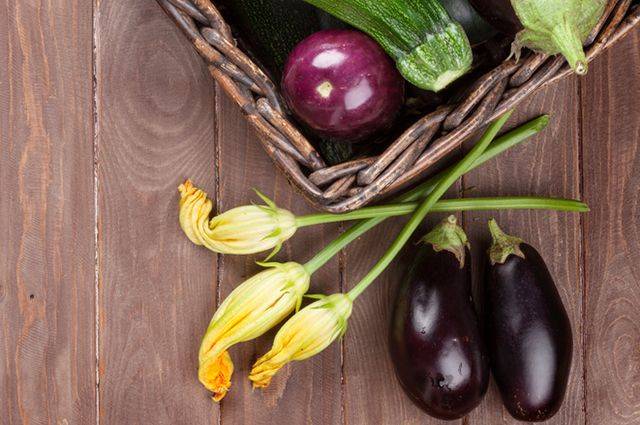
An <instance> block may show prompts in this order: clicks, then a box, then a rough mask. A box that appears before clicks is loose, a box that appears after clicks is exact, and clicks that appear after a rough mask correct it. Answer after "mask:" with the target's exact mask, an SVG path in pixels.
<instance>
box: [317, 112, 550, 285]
mask: <svg viewBox="0 0 640 425" xmlns="http://www.w3.org/2000/svg"><path fill="white" fill-rule="evenodd" d="M548 124H549V117H548V116H547V115H542V116H540V117H538V118H535V119H533V120H531V121H529V122H527V123H526V124H523V125H521V126H520V127H518V128H516V129H513V130H511V131H509V132H507V133H506V134H504V135H502V136H500V137H498V138H497V139H495V140H494V141H493V142H492V143H491V145H490V146H489V147H488V148H487V149H486V150H485V151H484V153H483V154H482V155H481V156H480V158H478V159H477V160H476V161H475V162H474V163H473V165H472V166H471V167H470V168H469V170H468V171H471V170H473V169H475V168H477V167H479V166H480V165H482V164H484V163H485V162H487V161H489V160H491V159H493V158H495V157H496V156H498V155H500V154H501V153H503V152H504V151H506V150H507V149H509V148H511V147H513V146H516V145H518V144H520V143H522V142H524V141H525V140H527V139H528V138H530V137H531V136H534V135H535V134H537V133H539V132H540V131H542V130H543V129H544V128H546V126H547V125H548ZM448 171H450V169H447V170H444V171H443V172H441V173H438V174H436V175H435V176H433V177H431V178H430V179H428V180H426V181H425V182H424V183H422V184H420V185H419V186H416V187H415V188H414V189H413V190H411V191H409V192H407V193H405V194H404V195H401V196H399V197H398V198H397V199H395V201H397V202H412V201H416V200H418V199H420V198H422V197H424V196H427V195H428V194H429V193H431V192H432V191H433V189H434V188H435V186H436V185H437V184H438V182H439V181H440V180H442V179H443V177H444V176H445V174H446V173H447V172H448ZM386 218H387V217H376V218H370V219H367V220H363V221H361V222H359V223H357V224H355V225H353V226H351V227H350V228H349V229H348V230H346V231H345V232H343V233H342V234H341V235H340V236H338V237H337V238H336V239H335V240H333V241H332V242H331V243H329V244H328V245H327V246H326V247H325V248H324V249H322V250H321V251H320V252H318V254H316V255H315V256H314V257H313V258H312V259H311V260H310V261H309V262H307V263H306V264H305V267H306V268H307V270H308V271H309V272H310V273H313V272H315V271H316V270H318V269H319V268H320V267H322V266H323V265H324V264H325V263H326V262H327V261H329V260H330V259H331V258H333V256H334V255H336V254H337V253H338V252H340V251H341V250H342V249H343V248H344V247H346V246H347V245H349V244H350V243H351V242H352V241H354V240H356V239H357V238H359V237H360V236H362V235H364V234H365V233H366V232H368V231H369V230H371V229H373V228H374V227H376V226H377V225H378V224H380V223H382V222H383V221H385V220H386Z"/></svg>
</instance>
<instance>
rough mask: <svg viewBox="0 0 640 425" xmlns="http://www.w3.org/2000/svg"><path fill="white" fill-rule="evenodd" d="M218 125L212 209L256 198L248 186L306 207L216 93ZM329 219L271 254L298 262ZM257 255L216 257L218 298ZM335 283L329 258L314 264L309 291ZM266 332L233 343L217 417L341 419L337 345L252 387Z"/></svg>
mask: <svg viewBox="0 0 640 425" xmlns="http://www.w3.org/2000/svg"><path fill="white" fill-rule="evenodd" d="M220 100H221V113H220V115H219V125H220V136H219V137H220V140H221V143H220V163H219V164H218V169H219V173H220V195H219V196H220V198H219V199H220V203H219V209H220V211H225V210H228V209H230V208H233V207H236V206H239V205H245V204H248V203H250V202H259V199H258V198H257V197H256V196H255V194H254V193H253V190H252V188H257V189H259V190H261V191H262V192H264V193H265V194H266V195H267V196H269V197H271V198H272V199H273V200H274V201H275V202H276V204H277V205H278V206H280V207H281V208H287V209H290V210H292V211H293V212H294V213H296V214H304V213H308V212H310V211H311V210H310V208H309V207H307V206H306V205H305V204H304V202H303V201H302V197H301V196H299V195H298V194H297V193H295V191H294V190H293V189H292V188H291V186H290V185H289V184H288V183H287V181H286V179H285V178H284V177H283V175H282V173H280V172H279V171H278V170H276V169H275V168H274V165H273V163H272V162H271V161H270V160H269V158H268V157H267V155H266V153H265V152H264V151H263V149H262V147H261V146H260V145H259V142H258V140H257V139H256V135H255V134H254V132H253V131H252V130H251V129H250V128H248V126H247V123H246V122H245V120H244V118H243V117H242V115H241V113H240V111H239V109H238V107H237V106H236V105H235V104H232V102H231V101H230V100H229V99H228V98H227V97H226V96H224V95H222V96H221V99H220ZM336 229H337V226H335V225H333V226H318V227H313V228H304V229H301V230H299V231H298V233H297V234H296V235H295V236H294V238H293V239H292V240H291V241H290V242H289V243H287V244H285V245H284V247H283V249H282V251H281V253H280V254H279V255H278V256H277V257H276V259H277V260H278V261H298V262H304V261H307V260H309V259H310V258H311V256H312V255H313V253H315V252H317V251H318V250H320V249H321V248H322V247H323V246H324V245H326V244H327V243H328V242H329V241H330V240H331V239H332V238H333V237H334V236H335V235H336ZM265 256H266V255H265V254H261V255H256V256H250V257H238V256H223V257H222V259H221V265H220V269H221V271H220V287H221V297H222V298H224V297H225V296H227V295H228V294H229V292H231V290H233V288H235V287H236V285H238V284H239V283H240V282H242V281H243V280H244V279H246V278H248V277H249V276H251V275H253V274H255V273H256V272H257V271H259V270H260V267H258V266H257V265H256V264H255V263H254V261H256V260H261V259H264V258H265ZM339 289H340V273H339V269H338V261H337V259H335V260H333V261H331V262H330V263H329V264H327V265H326V266H325V267H323V268H322V269H320V270H319V271H318V272H317V273H316V274H315V275H314V276H313V278H312V281H311V292H312V293H319V292H320V293H327V294H329V293H334V292H337V291H339ZM274 334H275V332H272V333H270V334H268V335H265V336H263V337H261V338H259V339H257V340H255V341H253V342H248V343H244V344H241V345H239V346H236V347H233V348H231V350H230V354H231V356H232V358H233V361H234V364H235V367H236V370H235V372H234V373H235V376H234V378H233V383H232V385H233V386H232V388H231V391H230V392H229V394H228V395H227V397H226V398H225V399H224V400H223V401H222V418H221V419H222V423H223V424H241V423H244V424H255V425H259V424H265V425H266V424H278V423H282V424H302V423H309V424H311V423H313V424H322V425H325V424H326V425H331V424H339V423H341V364H340V363H341V362H340V357H341V353H340V344H339V343H336V344H333V345H332V346H331V347H329V348H328V349H327V350H325V351H324V352H323V353H321V354H320V355H318V356H315V357H313V358H311V359H309V360H306V361H304V362H296V363H293V364H290V365H288V366H285V367H284V368H283V369H282V370H281V371H280V372H279V373H278V374H277V375H276V376H275V377H274V379H273V381H272V383H271V386H270V387H269V388H267V389H265V390H255V391H254V390H252V389H251V384H250V381H249V379H248V374H249V371H250V370H251V365H252V364H253V362H254V361H255V360H256V359H257V358H258V357H259V356H260V355H262V354H264V353H266V352H267V351H268V350H269V348H270V347H271V343H272V340H273V335H274Z"/></svg>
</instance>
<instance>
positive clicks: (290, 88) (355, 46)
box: [282, 29, 404, 142]
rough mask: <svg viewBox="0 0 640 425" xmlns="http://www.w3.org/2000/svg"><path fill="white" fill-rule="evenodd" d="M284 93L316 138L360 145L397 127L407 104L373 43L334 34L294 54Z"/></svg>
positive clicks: (349, 33) (318, 36) (356, 35)
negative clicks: (380, 132) (397, 120)
mask: <svg viewBox="0 0 640 425" xmlns="http://www.w3.org/2000/svg"><path fill="white" fill-rule="evenodd" d="M282 92H283V95H284V98H285V100H286V101H287V104H288V105H289V107H290V108H291V110H292V111H293V113H294V114H295V115H296V116H297V117H298V118H299V119H300V120H301V121H303V122H304V123H305V124H306V125H307V126H309V127H310V128H311V129H312V130H313V131H314V132H315V133H316V134H318V135H319V136H321V137H323V138H326V139H331V140H340V141H349V142H357V141H361V140H363V139H365V138H367V137H368V136H371V135H373V134H375V133H377V132H379V131H381V130H384V129H387V128H389V127H390V126H391V125H392V124H393V122H394V120H395V118H396V115H397V114H398V112H399V111H400V108H401V106H402V104H403V101H404V80H403V79H402V77H401V76H400V73H399V72H398V71H397V69H396V67H395V64H394V63H393V61H392V60H391V58H390V57H389V56H387V54H386V53H385V52H384V50H382V48H381V47H380V46H379V45H378V44H377V43H376V42H375V41H374V40H373V39H372V38H370V37H369V36H367V35H366V34H364V33H362V32H359V31H355V30H339V29H330V30H324V31H319V32H317V33H315V34H313V35H311V36H310V37H307V38H306V39H304V40H303V41H302V42H300V43H299V44H298V45H297V46H296V48H295V49H294V50H293V51H292V52H291V54H290V55H289V58H288V60H287V63H286V65H285V69H284V74H283V77H282Z"/></svg>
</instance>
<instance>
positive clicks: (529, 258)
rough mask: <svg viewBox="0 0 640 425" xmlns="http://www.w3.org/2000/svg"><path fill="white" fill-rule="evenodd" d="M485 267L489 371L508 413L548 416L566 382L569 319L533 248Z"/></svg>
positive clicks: (533, 419)
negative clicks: (486, 268)
mask: <svg viewBox="0 0 640 425" xmlns="http://www.w3.org/2000/svg"><path fill="white" fill-rule="evenodd" d="M520 249H521V251H522V253H523V254H524V258H521V257H519V256H516V255H513V254H512V255H509V257H508V258H507V259H506V261H505V262H504V264H495V265H491V266H490V267H489V268H488V272H487V280H486V287H485V315H486V325H487V345H488V347H489V353H490V356H491V370H492V372H493V377H494V379H495V381H496V383H497V385H498V388H499V389H500V393H501V395H502V401H503V402H504V405H505V407H506V408H507V410H508V411H509V413H510V414H511V415H512V416H513V417H514V418H516V419H518V420H522V421H530V422H538V421H544V420H547V419H549V418H551V417H552V416H553V415H555V414H556V413H557V411H558V410H559V409H560V406H561V405H562V401H563V399H564V395H565V392H566V388H567V382H568V380H569V373H570V369H571V357H572V348H573V343H572V334H571V323H570V322H569V317H568V315H567V312H566V310H565V308H564V306H563V304H562V300H561V299H560V295H559V294H558V290H557V288H556V285H555V283H554V281H553V278H552V277H551V274H550V273H549V270H548V269H547V266H546V264H545V262H544V260H543V259H542V257H541V256H540V254H539V253H538V251H536V250H535V248H533V247H531V246H530V245H527V244H525V243H523V244H521V245H520Z"/></svg>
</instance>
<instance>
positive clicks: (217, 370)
mask: <svg viewBox="0 0 640 425" xmlns="http://www.w3.org/2000/svg"><path fill="white" fill-rule="evenodd" d="M263 265H264V266H265V267H267V269H266V270H263V271H262V272H260V273H258V274H256V275H254V276H253V277H251V278H249V279H248V280H246V281H244V282H243V283H242V284H241V285H240V286H238V287H237V288H236V289H234V290H233V292H231V294H229V296H228V297H227V298H226V299H225V300H224V301H223V302H222V304H221V305H220V307H219V308H218V310H217V311H216V313H215V314H214V316H213V318H212V319H211V323H210V324H209V327H208V328H207V332H206V334H205V336H204V338H203V340H202V344H201V346H200V353H199V363H200V367H199V370H198V378H199V379H200V382H201V383H202V385H204V386H205V387H206V388H207V389H208V390H210V391H211V392H213V394H214V396H213V399H214V400H215V401H220V400H221V399H222V398H223V397H224V396H225V394H226V393H227V391H228V390H229V387H230V386H231V374H232V373H233V363H232V362H231V358H230V357H229V354H228V352H227V350H228V349H229V347H231V346H232V345H234V344H237V343H239V342H244V341H248V340H251V339H254V338H256V337H258V336H260V335H262V334H264V333H265V332H267V331H268V330H269V329H271V328H273V327H274V326H275V325H277V324H278V323H280V322H281V321H282V320H284V318H285V317H287V316H288V315H289V314H291V313H292V312H293V311H294V310H297V309H298V308H300V303H301V302H302V296H303V295H304V294H305V293H306V292H307V290H308V289H309V281H310V279H311V276H310V275H309V273H308V272H307V270H306V269H305V268H304V267H303V266H302V265H300V264H298V263H293V262H290V263H267V264H263Z"/></svg>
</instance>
